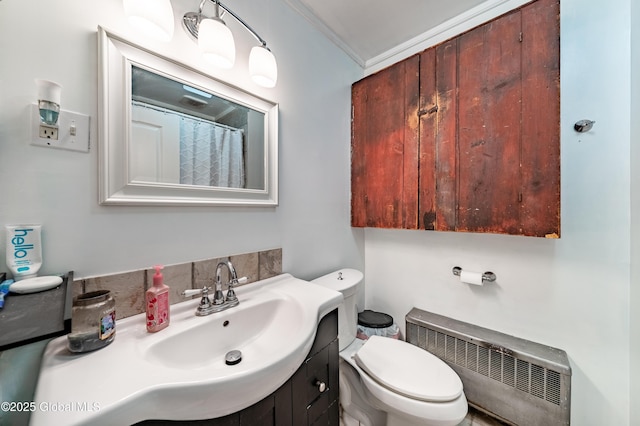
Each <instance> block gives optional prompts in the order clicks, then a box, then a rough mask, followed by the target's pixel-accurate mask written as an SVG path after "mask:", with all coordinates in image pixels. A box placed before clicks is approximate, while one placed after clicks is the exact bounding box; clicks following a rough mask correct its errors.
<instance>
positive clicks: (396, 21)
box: [286, 0, 485, 66]
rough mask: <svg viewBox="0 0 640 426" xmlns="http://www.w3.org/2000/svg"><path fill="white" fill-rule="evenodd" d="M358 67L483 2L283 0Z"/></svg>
mask: <svg viewBox="0 0 640 426" xmlns="http://www.w3.org/2000/svg"><path fill="white" fill-rule="evenodd" d="M286 2H287V3H288V4H289V5H290V6H291V7H293V8H294V9H295V10H296V11H298V12H299V13H300V14H301V15H303V16H304V17H305V18H307V20H309V21H310V22H311V23H312V24H314V25H315V26H316V27H317V28H318V29H319V30H320V31H322V32H323V33H324V34H325V35H326V36H327V37H329V38H330V39H331V40H333V41H334V42H335V43H336V44H337V45H338V46H340V47H341V48H342V49H343V50H344V51H345V52H346V53H347V54H349V56H351V57H352V58H353V59H354V60H356V62H358V63H359V64H361V65H362V66H366V65H367V64H368V63H369V62H370V61H372V60H374V61H375V59H376V58H377V57H379V56H381V55H384V54H385V53H386V52H388V51H389V50H391V49H393V48H396V47H397V46H399V45H401V44H403V43H406V42H408V41H410V40H412V39H414V38H417V37H419V36H420V35H421V34H424V33H425V32H427V31H429V30H432V29H434V28H435V27H438V26H439V25H441V24H443V23H445V22H447V21H449V20H451V19H453V18H455V17H457V16H459V15H461V14H464V13H466V12H469V11H470V10H472V9H474V8H476V7H477V6H479V5H481V4H482V3H484V2H485V0H391V1H384V0H286Z"/></svg>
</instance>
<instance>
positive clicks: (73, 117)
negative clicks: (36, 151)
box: [31, 104, 89, 152]
mask: <svg viewBox="0 0 640 426" xmlns="http://www.w3.org/2000/svg"><path fill="white" fill-rule="evenodd" d="M40 124H41V123H40V111H38V105H36V104H31V135H32V137H31V145H36V146H43V147H47V148H57V149H66V150H70V151H79V152H89V116H88V115H84V114H78V113H77V112H71V111H67V110H64V109H61V110H60V115H59V116H58V139H57V140H55V139H48V138H41V137H40ZM74 127H75V132H74V131H73V128H74ZM73 133H75V135H74V134H73Z"/></svg>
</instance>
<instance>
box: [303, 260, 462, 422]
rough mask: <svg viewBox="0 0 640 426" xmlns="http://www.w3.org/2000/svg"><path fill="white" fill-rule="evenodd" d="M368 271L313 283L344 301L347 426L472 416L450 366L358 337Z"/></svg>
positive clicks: (392, 343)
mask: <svg viewBox="0 0 640 426" xmlns="http://www.w3.org/2000/svg"><path fill="white" fill-rule="evenodd" d="M362 279H363V274H362V272H360V271H358V270H355V269H341V270H339V271H336V272H332V273H330V274H327V275H324V276H322V277H320V278H317V279H315V280H313V281H312V282H313V283H315V284H318V285H322V286H325V287H328V288H331V289H333V290H336V291H339V292H341V293H342V295H343V296H344V301H343V302H342V304H341V305H340V306H339V307H338V339H339V350H340V405H341V407H342V420H343V422H342V423H343V424H344V425H345V426H413V425H423V426H424V425H428V426H455V425H457V424H459V423H460V422H462V420H464V418H465V416H466V415H467V409H468V406H467V399H466V397H465V395H464V392H463V390H462V381H461V380H460V378H459V377H458V375H457V374H456V373H455V371H453V369H451V367H449V366H448V365H447V364H446V363H445V362H444V361H442V360H441V359H440V358H438V357H436V356H435V355H433V354H431V353H429V352H427V351H425V350H424V349H421V348H418V347H417V346H414V345H412V344H410V343H407V342H404V341H402V340H395V339H391V338H387V337H380V336H371V337H369V339H368V340H360V339H357V338H356V331H357V327H358V322H357V321H358V319H357V318H358V310H357V308H356V299H357V293H358V289H359V287H360V284H361V282H362Z"/></svg>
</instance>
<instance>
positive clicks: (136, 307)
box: [73, 248, 282, 319]
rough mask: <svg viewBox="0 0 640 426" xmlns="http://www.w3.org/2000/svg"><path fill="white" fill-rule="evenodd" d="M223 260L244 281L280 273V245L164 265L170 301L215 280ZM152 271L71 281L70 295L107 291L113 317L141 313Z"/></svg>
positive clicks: (225, 278) (182, 299)
mask: <svg viewBox="0 0 640 426" xmlns="http://www.w3.org/2000/svg"><path fill="white" fill-rule="evenodd" d="M226 260H230V261H231V263H233V266H234V267H235V268H236V272H237V273H238V278H240V277H247V283H246V284H248V283H252V282H255V281H259V280H262V279H265V278H270V277H273V276H276V275H279V274H281V273H282V249H281V248H278V249H272V250H265V251H260V252H253V253H244V254H234V255H230V256H226V257H219V258H213V259H205V260H198V261H195V262H189V263H179V264H176V265H165V266H164V269H163V270H162V275H163V276H164V283H165V284H167V285H168V286H169V287H170V293H169V303H171V304H174V303H179V302H182V301H184V297H183V296H182V295H181V293H182V292H183V291H184V290H187V289H190V288H202V287H203V286H205V285H212V284H213V282H214V281H215V275H216V266H217V265H218V262H220V261H226ZM154 272H155V271H154V269H153V268H149V269H141V270H137V271H130V272H121V273H117V274H111V275H103V276H99V277H90V278H83V279H78V280H75V281H74V282H73V295H74V296H77V295H79V294H81V293H86V292H89V291H95V290H110V291H111V295H112V296H113V298H114V299H115V300H116V319H120V318H126V317H130V316H132V315H136V314H139V313H141V312H144V310H145V304H144V293H145V291H146V290H147V289H148V288H149V287H150V286H152V285H153V274H154ZM222 281H223V282H224V283H226V282H227V281H228V271H227V268H224V269H223V274H222ZM224 287H226V286H224Z"/></svg>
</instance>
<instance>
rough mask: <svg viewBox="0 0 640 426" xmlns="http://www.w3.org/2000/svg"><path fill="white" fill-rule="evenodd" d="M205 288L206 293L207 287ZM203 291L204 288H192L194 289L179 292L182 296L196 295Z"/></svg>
mask: <svg viewBox="0 0 640 426" xmlns="http://www.w3.org/2000/svg"><path fill="white" fill-rule="evenodd" d="M205 288H206V289H207V293H208V292H209V289H208V288H207V287H205ZM203 293H204V288H194V289H189V290H185V291H183V292H182V293H180V294H181V295H183V296H184V297H191V296H198V295H200V294H203Z"/></svg>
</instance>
